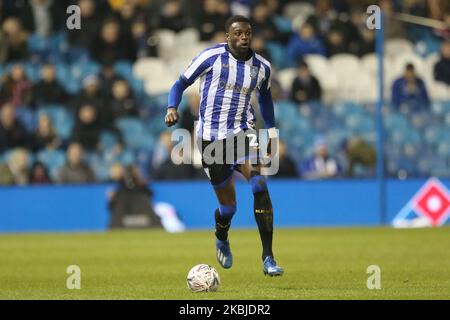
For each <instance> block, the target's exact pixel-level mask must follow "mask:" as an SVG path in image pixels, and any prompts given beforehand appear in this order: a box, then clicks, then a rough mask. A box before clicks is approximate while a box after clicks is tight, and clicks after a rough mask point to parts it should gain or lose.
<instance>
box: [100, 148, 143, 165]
mask: <svg viewBox="0 0 450 320" xmlns="http://www.w3.org/2000/svg"><path fill="white" fill-rule="evenodd" d="M102 160H103V162H104V163H105V164H106V165H107V166H111V165H113V164H114V163H116V162H120V163H122V164H123V165H125V166H129V165H131V164H133V163H134V162H135V156H134V153H133V151H132V150H130V149H125V150H123V151H122V152H121V153H119V154H116V153H114V152H113V150H112V149H109V150H106V151H104V152H103V155H102Z"/></svg>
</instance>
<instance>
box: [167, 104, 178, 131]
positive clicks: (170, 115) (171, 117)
mask: <svg viewBox="0 0 450 320" xmlns="http://www.w3.org/2000/svg"><path fill="white" fill-rule="evenodd" d="M178 119H180V115H179V114H178V111H177V109H176V108H173V107H169V108H167V113H166V117H165V118H164V121H165V122H166V125H167V126H168V127H171V126H173V125H175V124H177V122H178Z"/></svg>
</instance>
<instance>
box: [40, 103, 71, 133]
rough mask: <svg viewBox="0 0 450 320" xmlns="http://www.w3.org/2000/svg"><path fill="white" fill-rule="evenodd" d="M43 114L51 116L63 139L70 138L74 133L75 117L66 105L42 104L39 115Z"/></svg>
mask: <svg viewBox="0 0 450 320" xmlns="http://www.w3.org/2000/svg"><path fill="white" fill-rule="evenodd" d="M42 114H45V115H48V116H49V117H50V119H51V120H52V123H53V126H54V128H55V130H56V132H57V133H58V135H59V136H60V137H62V138H63V139H68V138H69V136H70V134H71V133H72V128H73V125H74V119H73V116H72V115H71V114H70V113H69V112H68V111H67V108H66V107H65V106H63V105H57V104H50V105H42V106H40V107H39V110H38V117H39V116H41V115H42Z"/></svg>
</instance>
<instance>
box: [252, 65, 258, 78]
mask: <svg viewBox="0 0 450 320" xmlns="http://www.w3.org/2000/svg"><path fill="white" fill-rule="evenodd" d="M258 72H259V68H258V67H256V66H252V67H250V77H251V78H252V79H256V77H257V76H258Z"/></svg>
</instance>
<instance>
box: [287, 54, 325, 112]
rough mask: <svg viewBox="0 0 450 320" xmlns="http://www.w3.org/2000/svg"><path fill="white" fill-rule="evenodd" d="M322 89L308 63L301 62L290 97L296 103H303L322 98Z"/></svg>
mask: <svg viewBox="0 0 450 320" xmlns="http://www.w3.org/2000/svg"><path fill="white" fill-rule="evenodd" d="M321 96H322V89H321V87H320V83H319V81H318V80H317V78H316V77H314V76H313V75H312V74H311V71H310V70H309V67H308V65H307V64H306V63H305V62H300V65H299V67H298V73H297V76H296V77H295V79H294V81H293V83H292V87H291V94H290V98H291V100H292V101H294V102H296V103H303V102H306V101H310V100H320V99H321Z"/></svg>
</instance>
